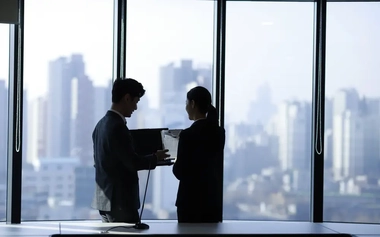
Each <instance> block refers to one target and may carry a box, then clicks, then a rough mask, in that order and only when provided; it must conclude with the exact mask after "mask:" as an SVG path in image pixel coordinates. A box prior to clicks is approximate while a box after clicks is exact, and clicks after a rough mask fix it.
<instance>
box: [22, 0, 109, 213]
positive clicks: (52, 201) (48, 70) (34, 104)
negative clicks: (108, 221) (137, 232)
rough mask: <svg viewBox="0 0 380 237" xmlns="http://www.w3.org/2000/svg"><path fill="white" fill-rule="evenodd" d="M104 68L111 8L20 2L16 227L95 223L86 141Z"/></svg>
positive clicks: (95, 0) (80, 1) (79, 0)
mask: <svg viewBox="0 0 380 237" xmlns="http://www.w3.org/2000/svg"><path fill="white" fill-rule="evenodd" d="M112 60H113V0H54V1H51V0H28V1H25V74H24V77H25V88H26V89H27V96H25V97H26V98H27V104H25V106H27V109H28V110H27V117H24V118H25V120H24V122H25V123H26V126H24V138H25V139H26V141H27V142H25V143H24V144H26V147H24V151H25V152H23V183H22V184H23V193H22V207H23V208H22V219H23V220H66V219H91V218H96V219H100V216H99V214H98V212H97V211H96V210H92V209H91V208H90V205H91V201H92V195H93V193H94V187H95V181H94V174H95V173H94V167H93V162H94V161H93V150H92V140H91V134H92V131H93V129H94V127H95V123H96V122H97V121H98V120H99V119H100V118H101V117H102V116H103V115H104V114H105V112H106V111H107V109H108V108H109V106H110V101H111V96H110V87H109V86H110V82H111V77H112Z"/></svg>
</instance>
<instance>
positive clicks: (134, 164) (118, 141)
mask: <svg viewBox="0 0 380 237" xmlns="http://www.w3.org/2000/svg"><path fill="white" fill-rule="evenodd" d="M114 129H115V131H114V134H115V135H116V136H115V137H114V139H113V140H114V141H113V142H114V146H115V147H114V148H113V150H114V151H115V152H116V153H117V155H116V157H117V158H118V159H120V160H121V161H122V162H123V164H124V166H125V167H126V168H127V169H128V170H131V171H136V170H148V169H155V168H156V165H157V157H156V156H155V155H154V154H152V155H148V156H140V155H138V154H137V153H136V152H135V149H134V147H133V144H132V139H131V135H130V133H129V131H128V130H127V129H126V128H125V127H119V126H117V127H115V128H114Z"/></svg>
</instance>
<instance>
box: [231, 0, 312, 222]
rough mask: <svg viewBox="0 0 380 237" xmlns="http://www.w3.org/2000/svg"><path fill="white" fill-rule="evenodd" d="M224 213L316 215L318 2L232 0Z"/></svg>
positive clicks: (237, 215)
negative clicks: (315, 48) (313, 178)
mask: <svg viewBox="0 0 380 237" xmlns="http://www.w3.org/2000/svg"><path fill="white" fill-rule="evenodd" d="M226 14H227V17H226V19H227V22H226V27H227V30H226V32H227V33H226V86H225V87H226V89H225V129H226V146H225V165H224V186H225V187H224V219H240V220H241V219H249V220H297V221H309V220H310V190H311V189H310V181H311V180H310V179H311V171H310V170H311V162H310V161H311V137H312V136H311V132H312V126H311V125H312V81H313V80H312V75H313V30H314V21H313V20H314V3H313V2H287V3H285V2H275V3H273V2H235V1H229V2H227V12H226Z"/></svg>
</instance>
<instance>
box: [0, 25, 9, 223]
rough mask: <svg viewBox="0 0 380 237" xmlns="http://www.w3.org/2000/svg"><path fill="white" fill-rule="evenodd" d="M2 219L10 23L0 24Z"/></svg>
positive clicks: (0, 216) (1, 211) (1, 213)
mask: <svg viewBox="0 0 380 237" xmlns="http://www.w3.org/2000/svg"><path fill="white" fill-rule="evenodd" d="M0 35H1V37H0V52H3V53H1V54H0V134H1V135H0V221H5V215H6V201H5V200H6V195H7V157H8V156H7V144H8V73H9V70H8V68H9V25H7V24H0Z"/></svg>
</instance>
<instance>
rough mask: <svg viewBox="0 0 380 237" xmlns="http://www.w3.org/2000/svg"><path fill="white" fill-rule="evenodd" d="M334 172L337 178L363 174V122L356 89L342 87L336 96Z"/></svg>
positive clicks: (334, 103)
mask: <svg viewBox="0 0 380 237" xmlns="http://www.w3.org/2000/svg"><path fill="white" fill-rule="evenodd" d="M333 173H334V179H335V180H340V179H344V178H348V177H353V176H356V175H360V174H363V123H362V120H361V117H360V111H359V95H358V92H357V91H356V90H355V89H342V90H339V91H338V92H337V93H336V94H335V96H334V101H333Z"/></svg>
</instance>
